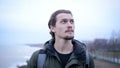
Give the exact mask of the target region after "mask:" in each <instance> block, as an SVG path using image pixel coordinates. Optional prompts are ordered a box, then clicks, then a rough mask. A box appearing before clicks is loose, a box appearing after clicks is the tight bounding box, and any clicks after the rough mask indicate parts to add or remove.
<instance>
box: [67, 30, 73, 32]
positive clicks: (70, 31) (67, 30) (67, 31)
mask: <svg viewBox="0 0 120 68" xmlns="http://www.w3.org/2000/svg"><path fill="white" fill-rule="evenodd" d="M65 32H74V31H73V30H66V31H65Z"/></svg>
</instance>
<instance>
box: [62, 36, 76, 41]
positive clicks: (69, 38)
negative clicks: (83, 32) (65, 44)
mask: <svg viewBox="0 0 120 68" xmlns="http://www.w3.org/2000/svg"><path fill="white" fill-rule="evenodd" d="M64 39H65V40H72V39H74V36H71V37H68V36H67V37H65V38H64Z"/></svg>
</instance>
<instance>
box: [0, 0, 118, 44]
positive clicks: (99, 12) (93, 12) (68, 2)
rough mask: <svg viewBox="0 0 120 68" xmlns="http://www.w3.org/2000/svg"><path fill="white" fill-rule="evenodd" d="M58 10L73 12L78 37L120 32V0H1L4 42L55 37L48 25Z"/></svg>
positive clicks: (0, 36) (0, 37)
mask: <svg viewBox="0 0 120 68" xmlns="http://www.w3.org/2000/svg"><path fill="white" fill-rule="evenodd" d="M58 9H68V10H71V11H72V13H73V16H74V19H75V39H78V40H93V39H95V38H110V37H111V33H112V31H115V32H118V31H120V0H0V44H1V45H5V44H6V45H7V44H11V45H12V44H24V43H44V42H45V41H47V40H49V39H51V36H50V34H49V29H48V26H47V24H48V20H49V18H50V15H51V14H52V13H53V12H54V11H56V10H58Z"/></svg>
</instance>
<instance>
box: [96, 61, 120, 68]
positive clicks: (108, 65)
mask: <svg viewBox="0 0 120 68" xmlns="http://www.w3.org/2000/svg"><path fill="white" fill-rule="evenodd" d="M94 62H95V68H120V64H116V63H112V62H108V61H104V60H100V59H94Z"/></svg>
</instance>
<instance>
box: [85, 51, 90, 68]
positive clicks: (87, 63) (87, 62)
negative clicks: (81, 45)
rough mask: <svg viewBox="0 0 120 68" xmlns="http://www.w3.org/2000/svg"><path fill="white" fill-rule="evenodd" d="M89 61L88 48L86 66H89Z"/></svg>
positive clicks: (87, 67)
mask: <svg viewBox="0 0 120 68" xmlns="http://www.w3.org/2000/svg"><path fill="white" fill-rule="evenodd" d="M89 61H90V56H89V54H88V50H86V68H89Z"/></svg>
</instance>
